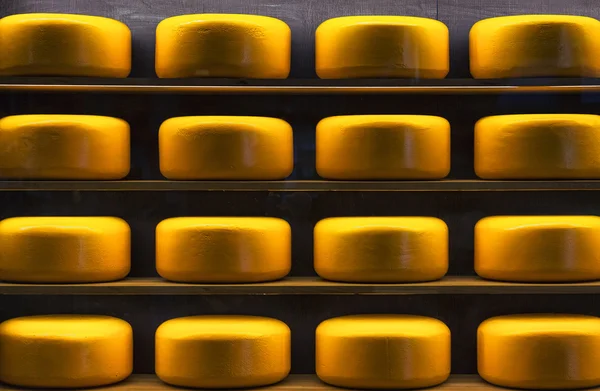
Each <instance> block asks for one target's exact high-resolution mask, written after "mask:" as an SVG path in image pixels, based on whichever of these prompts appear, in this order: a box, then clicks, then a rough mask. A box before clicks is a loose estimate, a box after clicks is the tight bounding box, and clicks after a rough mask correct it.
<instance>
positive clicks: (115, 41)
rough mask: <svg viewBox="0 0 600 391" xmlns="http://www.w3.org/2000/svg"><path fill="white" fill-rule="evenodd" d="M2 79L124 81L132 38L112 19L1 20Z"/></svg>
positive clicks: (42, 17) (44, 16) (39, 16)
mask: <svg viewBox="0 0 600 391" xmlns="http://www.w3.org/2000/svg"><path fill="white" fill-rule="evenodd" d="M0 47H2V50H3V55H2V56H0V75H6V76H89V77H116V78H124V77H127V76H128V75H129V72H130V71H131V32H130V30H129V28H128V27H127V26H126V25H125V24H123V23H121V22H119V21H117V20H114V19H109V18H104V17H99V16H88V15H76V14H52V13H33V14H17V15H10V16H7V17H4V18H2V19H0Z"/></svg>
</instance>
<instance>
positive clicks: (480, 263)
mask: <svg viewBox="0 0 600 391" xmlns="http://www.w3.org/2000/svg"><path fill="white" fill-rule="evenodd" d="M475 271H476V272H477V274H479V275H480V276H481V277H483V278H488V279H491V280H504V281H523V282H567V281H586V280H597V279H600V217H596V216H496V217H487V218H484V219H482V220H480V221H479V222H478V223H477V224H476V225H475Z"/></svg>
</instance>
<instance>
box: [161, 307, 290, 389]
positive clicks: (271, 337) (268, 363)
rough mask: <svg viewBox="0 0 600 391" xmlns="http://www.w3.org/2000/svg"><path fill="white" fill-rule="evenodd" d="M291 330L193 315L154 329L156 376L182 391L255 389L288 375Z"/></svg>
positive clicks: (262, 321) (252, 319) (259, 320)
mask: <svg viewBox="0 0 600 391" xmlns="http://www.w3.org/2000/svg"><path fill="white" fill-rule="evenodd" d="M290 346H291V337H290V329H289V327H288V326H287V325H286V324H285V323H283V322H281V321H279V320H276V319H270V318H263V317H257V316H191V317H186V318H177V319H171V320H168V321H166V322H165V323H163V324H162V325H160V327H159V328H158V330H156V374H157V375H158V377H159V378H160V379H161V380H163V381H164V382H166V383H169V384H172V385H176V386H182V387H198V388H240V387H259V386H264V385H268V384H272V383H276V382H278V381H281V380H283V379H284V378H285V377H286V376H287V375H288V373H289V371H290V365H291V352H290Z"/></svg>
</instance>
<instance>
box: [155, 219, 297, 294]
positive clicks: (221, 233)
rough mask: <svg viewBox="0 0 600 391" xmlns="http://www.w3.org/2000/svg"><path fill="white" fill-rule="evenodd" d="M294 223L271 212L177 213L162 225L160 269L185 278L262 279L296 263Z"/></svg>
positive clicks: (281, 274)
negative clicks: (268, 214)
mask: <svg viewBox="0 0 600 391" xmlns="http://www.w3.org/2000/svg"><path fill="white" fill-rule="evenodd" d="M291 235H292V234H291V228H290V225H289V224H288V223H287V222H286V221H284V220H281V219H276V218H270V217H175V218H171V219H167V220H164V221H162V222H161V223H160V224H158V226H157V227H156V269H157V271H158V273H159V274H160V275H161V276H162V277H164V278H166V279H168V280H171V281H179V282H209V283H214V282H232V283H236V282H260V281H269V280H276V279H279V278H283V277H285V276H286V275H287V274H288V273H289V272H290V268H291V265H292V260H291V259H292V255H291V251H292V250H291V241H292V239H291Z"/></svg>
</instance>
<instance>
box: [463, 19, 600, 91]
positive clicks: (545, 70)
mask: <svg viewBox="0 0 600 391" xmlns="http://www.w3.org/2000/svg"><path fill="white" fill-rule="evenodd" d="M469 43H470V61H471V74H472V75H473V77H474V78H476V79H499V78H512V77H566V76H570V77H598V76H600V22H599V21H598V20H596V19H592V18H588V17H585V16H569V15H519V16H502V17H497V18H490V19H484V20H481V21H479V22H477V23H475V24H474V25H473V27H472V28H471V32H470V34H469Z"/></svg>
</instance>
